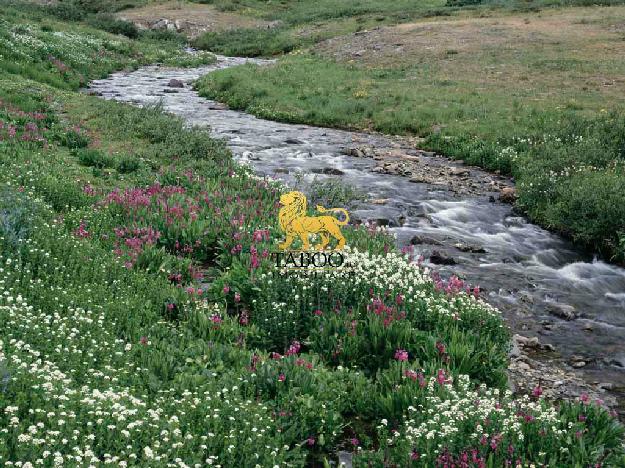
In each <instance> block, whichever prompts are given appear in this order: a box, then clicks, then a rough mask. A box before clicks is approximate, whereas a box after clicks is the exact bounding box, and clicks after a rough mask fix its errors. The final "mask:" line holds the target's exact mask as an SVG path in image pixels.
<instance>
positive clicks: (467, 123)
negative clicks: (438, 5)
mask: <svg viewBox="0 0 625 468" xmlns="http://www.w3.org/2000/svg"><path fill="white" fill-rule="evenodd" d="M355 3H357V4H360V3H359V2H355ZM365 3H366V2H365ZM372 3H375V4H376V5H381V3H376V2H372ZM295 4H296V5H297V6H295V7H294V10H295V11H299V10H298V8H299V7H300V5H301V4H300V3H299V2H295ZM363 5H364V3H363ZM532 5H533V4H529V5H526V6H525V7H524V8H520V6H518V5H516V6H515V5H514V4H508V5H506V7H505V8H494V7H493V6H492V5H480V6H479V7H477V6H476V7H472V8H470V9H466V8H465V9H457V8H456V7H454V8H451V7H446V8H447V9H445V10H444V11H445V12H446V15H442V16H441V15H439V16H436V17H433V16H431V15H432V14H433V13H432V12H431V11H430V12H429V13H423V14H424V15H430V16H428V17H426V18H421V19H418V18H417V19H413V18H412V17H410V18H409V19H407V20H404V22H403V23H402V24H399V25H397V26H384V25H382V27H380V28H373V27H372V24H371V23H370V20H371V16H370V15H360V16H355V17H353V18H348V19H345V18H343V17H342V16H341V15H342V13H341V12H335V14H336V18H335V19H332V20H327V21H325V22H321V23H320V22H313V23H306V24H305V25H302V24H300V23H298V21H304V20H303V17H304V16H302V18H300V19H299V20H293V26H290V27H289V28H288V29H286V30H280V29H279V28H278V29H277V30H275V31H273V32H272V31H267V30H243V31H233V32H231V33H229V34H230V35H228V33H219V34H212V33H210V34H207V35H206V36H205V37H204V38H200V39H198V44H200V45H203V43H202V41H203V40H204V41H207V42H206V44H205V45H206V46H207V48H209V49H212V50H217V51H226V52H233V53H235V52H239V53H251V55H258V54H260V55H271V54H274V53H275V52H276V51H277V49H279V47H276V41H277V39H276V38H277V37H282V36H281V35H282V34H286V33H288V34H291V37H295V38H296V40H295V43H293V44H292V45H293V47H289V48H283V50H284V51H286V50H287V49H288V50H290V53H289V54H288V55H285V56H282V57H280V58H279V59H278V62H277V64H276V65H275V66H271V67H264V68H260V67H256V66H253V65H248V66H245V67H239V68H236V69H229V70H223V71H220V72H218V73H215V74H211V75H210V76H207V77H204V78H203V79H202V80H201V81H200V82H199V84H198V89H199V91H200V93H201V94H203V95H204V96H207V97H211V98H216V99H219V100H221V101H224V102H227V103H228V104H229V105H230V106H232V107H234V108H237V109H245V110H247V111H249V112H251V113H254V114H255V115H258V116H261V117H265V118H270V119H276V120H282V121H287V122H298V123H311V124H316V125H322V126H330V127H341V128H350V129H363V130H372V131H378V132H384V133H390V134H400V135H401V134H409V135H418V136H421V137H422V138H423V143H422V146H423V147H424V148H427V149H431V150H436V151H439V152H441V153H442V154H445V155H447V156H451V157H454V158H458V159H463V160H464V161H466V162H468V163H470V164H476V165H479V166H482V167H485V168H487V169H490V170H497V171H501V172H503V173H506V174H511V175H513V176H514V177H515V179H516V182H517V188H518V201H517V207H518V208H519V209H521V210H522V211H524V212H525V213H527V214H528V215H529V216H530V217H531V218H532V219H533V220H534V221H536V222H538V223H540V224H542V225H543V226H546V227H548V228H550V229H552V230H555V231H559V232H562V233H564V234H565V235H567V236H569V237H571V238H572V239H573V240H575V241H576V242H578V243H579V244H581V245H583V246H586V247H588V248H589V249H590V250H592V251H595V252H600V253H602V254H603V255H604V257H605V258H607V259H608V260H612V261H616V262H622V261H623V260H625V211H624V209H623V207H624V206H625V190H624V189H625V173H624V166H623V162H624V157H625V156H624V155H625V147H624V146H623V141H624V136H625V133H624V128H625V127H624V125H625V118H624V117H623V104H624V100H623V96H625V81H624V80H623V79H622V77H623V72H624V71H625V70H623V67H624V65H623V61H622V60H621V59H620V57H622V56H623V54H624V53H625V40H624V39H625V36H624V35H623V34H624V31H623V27H622V25H623V21H625V7H623V6H609V7H592V8H588V7H575V8H572V7H566V8H554V7H546V8H545V7H543V9H540V8H538V6H537V5H534V6H532ZM530 6H532V8H530ZM539 6H540V5H539ZM320 11H322V9H321V10H320ZM404 11H405V12H406V13H405V14H406V15H408V12H410V11H411V10H409V9H405V10H404ZM439 13H440V12H439ZM273 14H275V15H277V16H280V15H281V14H278V13H273ZM293 14H294V13H289V14H285V16H284V18H285V19H284V21H285V24H291V23H290V22H289V21H292V20H290V19H289V18H291V16H292V15H293ZM410 14H412V13H410ZM414 14H415V15H417V10H416V7H415V10H414ZM267 15H269V13H267ZM391 16H392V14H391V13H389V14H388V17H391ZM417 16H418V15H417ZM267 17H269V16H267ZM379 18H381V16H379ZM384 18H385V20H384V21H386V20H387V19H388V18H387V16H384ZM374 19H375V18H374ZM311 21H312V20H311ZM319 21H321V20H319ZM384 21H382V20H381V22H382V23H384ZM406 21H407V22H406ZM359 22H361V23H362V24H364V25H365V26H363V27H362V28H363V29H364V30H366V32H364V31H361V33H358V34H355V35H354V34H351V33H352V32H354V28H353V27H351V26H354V25H357V24H358V23H359ZM349 25H351V26H349ZM337 29H340V30H341V31H342V32H341V34H340V35H337V33H336V31H337ZM305 30H307V31H309V33H310V34H309V33H306V32H304V31H305ZM285 31H286V32H285ZM312 31H315V32H314V33H313V32H312ZM324 33H329V36H334V37H331V38H328V37H326V36H323V34H324ZM265 34H266V35H269V36H268V37H267V38H264V37H262V36H263V35H265ZM319 34H322V36H323V37H321V36H318V35H319ZM248 35H250V37H248ZM276 35H278V36H276ZM315 35H317V36H315ZM251 36H253V39H252V38H251ZM313 36H314V37H313ZM230 37H231V38H232V39H231V40H230V39H229V38H230ZM248 41H249V44H248ZM221 43H223V44H227V45H228V47H229V49H228V50H226V49H222V47H221V46H220V44H221ZM246 44H247V45H249V46H250V47H252V48H254V50H251V49H250V50H246Z"/></svg>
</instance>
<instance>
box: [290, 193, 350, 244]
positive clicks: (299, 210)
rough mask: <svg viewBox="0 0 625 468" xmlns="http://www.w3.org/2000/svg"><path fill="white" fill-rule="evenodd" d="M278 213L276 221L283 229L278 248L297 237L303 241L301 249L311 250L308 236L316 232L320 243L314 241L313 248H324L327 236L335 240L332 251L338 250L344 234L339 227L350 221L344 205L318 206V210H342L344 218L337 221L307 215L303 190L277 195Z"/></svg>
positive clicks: (328, 241) (330, 217)
mask: <svg viewBox="0 0 625 468" xmlns="http://www.w3.org/2000/svg"><path fill="white" fill-rule="evenodd" d="M280 204H281V205H282V208H280V212H279V214H278V220H279V222H280V228H281V229H282V230H283V231H284V232H285V234H286V239H285V241H284V242H282V243H281V244H280V246H279V247H280V249H282V250H286V249H288V248H289V247H290V246H291V244H292V243H293V241H295V239H296V238H297V237H299V238H300V240H301V241H302V249H303V250H309V249H310V240H309V236H310V235H311V234H317V235H318V236H319V237H320V239H321V240H320V242H319V243H318V244H315V246H314V248H315V250H324V249H325V248H327V246H328V244H329V243H330V238H331V237H333V238H334V239H336V240H337V245H336V247H335V250H341V249H342V248H343V247H344V246H345V237H344V236H343V234H342V233H341V228H340V226H344V225H346V224H347V223H348V222H349V214H348V213H347V210H345V209H343V208H324V207H323V206H321V205H317V211H318V212H319V213H326V212H334V211H339V212H341V213H343V215H344V218H345V219H344V220H343V221H339V220H338V219H337V218H335V217H334V216H330V215H324V216H308V215H307V212H306V208H307V200H306V195H304V194H303V193H302V192H289V193H285V194H284V195H282V196H281V197H280Z"/></svg>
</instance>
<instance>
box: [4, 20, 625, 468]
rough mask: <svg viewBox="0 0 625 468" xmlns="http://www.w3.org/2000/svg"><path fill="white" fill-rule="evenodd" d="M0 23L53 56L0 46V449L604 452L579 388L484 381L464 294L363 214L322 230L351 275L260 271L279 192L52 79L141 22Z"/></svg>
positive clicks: (505, 457) (175, 454)
mask: <svg viewBox="0 0 625 468" xmlns="http://www.w3.org/2000/svg"><path fill="white" fill-rule="evenodd" d="M3 18H4V21H5V22H6V23H8V27H9V31H11V32H13V33H15V31H22V32H20V33H17V34H18V35H19V36H20V37H22V36H27V37H28V38H30V39H29V40H30V41H31V42H33V43H36V41H35V39H32V38H39V39H40V40H41V42H42V43H43V45H39V46H38V47H41V50H42V51H45V53H48V52H49V50H47V49H45V47H49V46H50V45H49V44H53V45H54V47H55V49H54V53H55V54H56V55H55V57H57V56H58V57H57V58H59V60H62V61H63V63H64V65H65V67H61V68H59V67H58V66H57V65H56V64H54V63H52V64H50V63H49V62H50V60H49V59H46V56H45V55H44V52H42V53H40V54H18V55H15V56H13V58H12V62H13V63H14V64H15V68H12V69H9V68H6V66H5V67H4V68H3V72H2V74H1V75H0V90H2V94H1V95H0V323H1V324H2V326H1V327H0V464H3V465H8V466H30V465H43V466H83V465H89V466H100V465H106V464H115V465H119V466H155V467H160V466H207V465H216V466H255V465H258V466H310V465H314V464H317V465H318V464H323V463H325V464H327V463H329V461H331V460H332V461H335V460H336V458H337V456H336V454H337V452H338V451H339V450H347V451H350V452H352V453H353V455H354V465H355V466H363V467H364V466H381V465H387V466H408V465H414V466H432V465H434V464H444V463H448V464H449V463H452V462H453V463H458V464H460V463H464V462H465V460H470V461H469V462H468V463H473V465H475V466H493V467H494V466H504V465H505V464H520V465H530V464H536V465H549V466H589V465H596V464H601V465H603V466H619V465H622V464H623V462H624V461H625V458H624V456H625V453H624V451H623V446H622V438H623V433H624V431H623V427H622V426H620V425H619V424H618V423H617V422H616V421H615V420H614V419H613V418H612V416H611V415H610V412H609V411H608V410H607V409H606V408H604V407H603V406H602V404H601V402H594V401H590V400H589V399H588V398H587V396H585V395H583V396H582V397H581V398H580V400H579V401H575V402H568V403H562V404H561V405H559V406H558V407H555V406H553V405H552V403H549V402H547V401H545V400H544V399H543V398H542V397H541V388H540V387H536V388H535V389H534V391H533V392H532V395H523V396H521V395H517V396H513V395H512V394H511V393H510V392H509V391H507V390H506V375H505V369H506V366H507V351H508V348H509V333H508V331H507V329H506V328H505V326H504V324H503V321H502V319H501V317H500V315H499V313H498V312H497V311H496V310H494V309H493V308H492V307H490V306H489V305H487V304H486V303H485V302H484V301H482V300H481V299H480V298H479V290H478V289H473V288H471V287H470V286H469V285H468V284H464V283H463V282H462V281H460V280H459V279H457V278H451V279H450V280H449V281H445V282H443V281H441V280H440V279H439V278H437V279H432V278H431V277H430V276H429V274H428V272H427V271H426V270H425V269H423V268H422V267H420V266H419V265H418V263H415V262H414V261H413V259H412V258H411V252H410V251H407V252H403V253H400V252H397V251H395V250H394V248H393V238H392V237H391V236H389V235H388V234H387V233H386V232H385V231H384V230H381V231H380V230H376V229H374V228H370V227H367V226H361V227H353V228H346V229H345V233H346V235H347V237H348V244H349V246H350V248H351V250H350V251H349V252H348V255H349V258H350V260H351V261H352V262H353V264H354V265H355V266H356V271H355V274H348V273H349V272H345V271H342V270H340V269H339V270H336V271H334V272H332V273H328V274H326V275H318V276H317V277H315V278H307V279H304V280H302V279H301V278H298V277H296V276H293V275H291V276H282V275H275V274H274V273H275V270H274V266H273V261H272V260H271V258H270V257H269V255H268V254H269V252H270V251H272V250H274V249H275V248H276V245H277V243H278V242H279V241H280V240H281V237H282V236H281V233H280V231H279V229H278V226H277V209H278V205H277V202H278V199H279V196H280V193H281V192H282V191H283V190H284V188H283V187H281V186H280V185H279V184H276V183H274V182H268V181H267V180H263V179H260V178H258V177H256V176H254V175H253V174H251V173H250V172H249V170H248V169H245V168H243V167H240V166H238V165H237V164H235V163H234V162H233V160H232V158H231V155H230V153H229V152H228V151H227V149H226V148H225V146H224V144H223V142H220V141H216V140H213V139H212V138H211V137H210V135H209V134H208V132H207V131H206V130H204V129H197V128H188V127H186V126H185V125H184V123H183V122H182V121H181V120H179V119H177V118H175V117H173V116H170V115H166V114H164V113H163V112H162V111H161V109H160V108H158V106H157V107H148V108H143V109H137V108H133V107H130V106H126V105H122V104H119V103H115V102H110V101H103V100H100V99H98V98H96V97H93V96H87V95H83V94H80V93H77V92H76V91H75V88H76V87H77V86H78V85H79V84H80V83H81V80H80V79H79V75H80V74H82V75H83V76H84V79H88V78H89V77H91V76H94V75H99V74H101V73H105V72H106V71H107V70H113V69H116V68H119V67H126V66H135V65H136V64H138V63H142V61H144V60H149V59H150V58H151V56H150V53H152V52H151V51H152V50H153V49H152V47H153V46H154V45H157V46H158V44H159V42H155V41H157V39H154V38H151V39H149V40H148V39H147V38H138V39H123V38H121V37H113V36H110V35H109V34H104V33H102V32H99V31H96V30H95V29H93V28H92V27H89V26H86V25H84V24H80V25H77V24H74V23H70V22H59V21H58V20H56V19H54V18H53V17H51V16H48V14H47V13H46V10H39V9H37V10H35V11H33V12H29V11H28V10H26V9H23V10H21V11H19V12H17V11H15V12H12V13H10V14H6V11H4V12H3ZM48 22H49V23H50V24H51V25H53V29H54V31H63V33H64V34H63V35H61V36H60V37H66V36H67V35H72V36H71V37H78V38H79V39H78V40H79V44H80V47H78V48H76V47H74V46H72V45H68V44H67V43H66V42H63V41H60V42H58V43H56V42H54V41H56V39H55V38H57V37H59V36H58V35H55V34H53V33H52V31H47V30H46V29H47V28H44V27H43V26H42V25H43V24H47V23H48ZM24 24H27V25H28V26H23V25H24ZM24 31H26V32H24ZM44 33H45V34H51V35H50V36H43V37H45V39H47V40H46V41H43V40H42V39H41V37H40V36H38V35H39V34H44ZM8 37H9V39H10V40H15V41H17V42H18V43H19V41H21V39H15V37H16V35H15V34H12V33H10V34H9V35H8ZM94 41H101V42H94ZM117 41H118V42H119V44H122V45H123V46H124V47H123V48H121V49H120V48H114V49H112V48H111V49H109V48H104V49H103V48H102V47H101V46H102V45H103V44H109V43H116V42H117ZM72 44H74V43H72ZM109 45H110V44H109ZM161 46H162V50H164V52H160V53H162V54H165V53H167V55H165V56H164V58H163V60H170V59H172V60H178V58H177V57H179V49H177V48H175V47H173V46H171V45H170V44H169V42H163V43H162V44H161ZM112 47H118V46H112ZM156 49H158V47H156ZM6 50H9V51H12V50H17V49H16V47H14V46H12V47H7V49H6ZM26 50H28V51H30V50H33V49H30V48H28V49H26ZM35 50H38V49H35ZM101 50H104V51H105V54H108V53H109V52H110V54H111V61H110V62H106V63H104V64H102V62H101V60H100V58H99V55H98V53H99V51H101ZM106 51H109V52H106ZM112 51H114V52H112ZM77 54H80V56H78V55H77ZM46 60H48V61H46ZM107 67H108V68H107ZM327 195H328V194H324V196H327ZM328 201H329V202H332V201H333V200H328ZM311 205H314V203H311ZM460 415H462V417H460Z"/></svg>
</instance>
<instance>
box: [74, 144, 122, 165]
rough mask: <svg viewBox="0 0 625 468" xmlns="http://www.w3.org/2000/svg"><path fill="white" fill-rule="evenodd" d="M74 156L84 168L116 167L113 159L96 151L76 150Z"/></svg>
mask: <svg viewBox="0 0 625 468" xmlns="http://www.w3.org/2000/svg"><path fill="white" fill-rule="evenodd" d="M72 154H73V155H74V156H76V157H77V158H78V161H80V164H82V165H83V166H87V167H95V168H98V169H104V168H107V167H114V166H115V161H114V160H113V158H111V157H110V156H107V155H105V154H104V153H102V152H101V151H98V150H96V149H88V148H79V149H76V150H74V151H73V152H72Z"/></svg>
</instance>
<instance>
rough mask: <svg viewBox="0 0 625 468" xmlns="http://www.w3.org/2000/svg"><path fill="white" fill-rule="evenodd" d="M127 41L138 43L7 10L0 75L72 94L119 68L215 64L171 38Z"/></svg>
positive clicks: (25, 10) (0, 37) (38, 13)
mask: <svg viewBox="0 0 625 468" xmlns="http://www.w3.org/2000/svg"><path fill="white" fill-rule="evenodd" d="M94 18H96V19H97V18H100V20H101V17H94ZM119 32H122V31H119ZM130 35H131V36H132V37H135V38H138V39H139V40H131V39H129V38H128V37H126V36H124V35H119V34H110V33H107V32H104V31H101V30H99V29H95V28H94V27H92V26H88V25H86V24H82V23H78V24H69V23H65V22H63V21H60V20H59V19H58V18H57V17H56V16H54V15H51V14H50V12H49V10H47V9H45V8H43V7H37V6H32V5H31V6H28V5H26V6H20V5H15V4H9V5H8V6H6V7H3V9H2V10H1V11H0V73H5V74H7V73H8V74H14V75H21V76H25V77H28V78H31V79H33V80H36V81H40V82H44V83H47V84H50V85H52V86H55V87H59V88H67V89H78V88H79V87H81V86H84V85H85V84H86V83H87V82H88V80H90V79H94V78H102V77H104V76H106V75H108V74H109V73H111V72H113V71H115V70H119V69H123V68H136V67H137V66H139V65H142V64H148V63H155V62H161V63H165V64H169V65H174V66H197V65H200V64H202V63H211V62H212V61H214V59H215V58H214V56H212V54H208V53H201V54H198V55H196V56H190V55H189V54H187V53H186V52H185V51H184V50H183V43H182V42H181V41H180V40H179V39H177V38H169V37H168V39H172V40H162V37H161V36H159V35H156V34H154V33H146V34H141V35H138V34H130Z"/></svg>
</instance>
